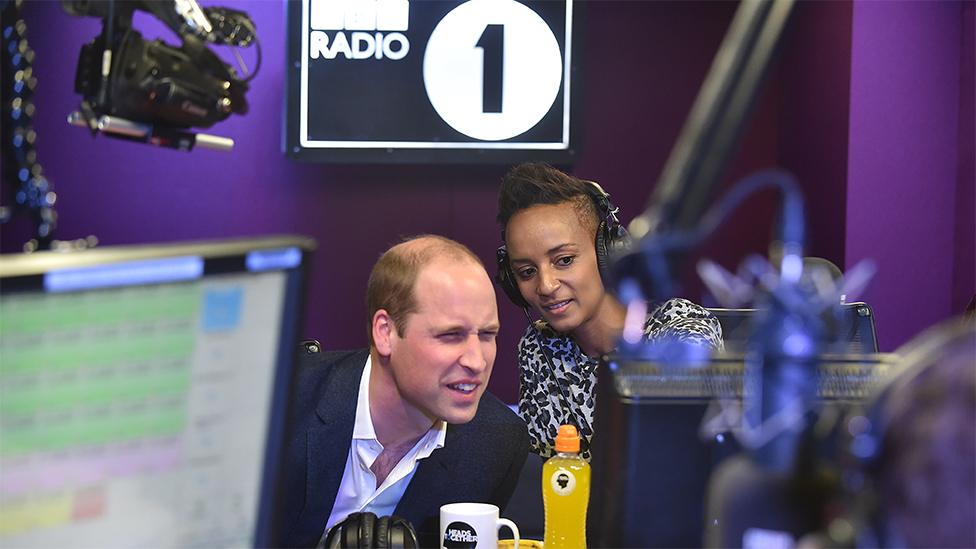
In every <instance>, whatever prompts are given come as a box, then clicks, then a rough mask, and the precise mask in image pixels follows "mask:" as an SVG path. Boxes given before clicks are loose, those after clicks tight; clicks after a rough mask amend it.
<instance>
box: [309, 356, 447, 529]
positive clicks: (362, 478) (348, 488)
mask: <svg viewBox="0 0 976 549" xmlns="http://www.w3.org/2000/svg"><path fill="white" fill-rule="evenodd" d="M371 367H372V364H371V360H370V358H368V357H367V358H366V367H365V368H363V377H362V378H361V379H360V380H359V398H358V400H357V403H356V422H355V425H354V426H353V429H352V444H351V445H350V446H349V455H348V456H347V457H346V468H345V469H344V470H343V472H342V481H341V482H340V483H339V492H338V493H337V494H336V499H335V503H334V504H333V505H332V514H330V515H329V521H328V522H327V523H326V525H325V531H326V532H327V531H328V530H329V528H331V527H332V525H333V524H335V523H337V522H339V521H341V520H342V519H344V518H346V517H347V516H348V515H349V514H350V513H355V512H357V511H362V512H367V511H368V512H371V513H375V514H376V516H378V517H382V516H384V515H390V514H392V513H393V510H394V509H396V506H397V504H398V503H399V502H400V498H401V497H403V493H404V492H405V491H406V490H407V486H408V485H409V484H410V480H411V479H412V478H413V475H414V473H415V472H416V471H417V462H418V461H420V460H421V459H424V458H426V457H428V456H430V454H431V453H432V452H433V451H434V450H436V449H437V448H441V447H443V446H444V437H445V436H446V435H447V423H446V422H444V421H437V422H436V423H434V425H432V426H431V428H430V429H429V430H428V431H427V433H425V434H424V436H422V437H420V440H418V441H417V443H416V444H414V446H413V448H411V449H410V451H409V452H407V453H406V455H404V456H403V458H401V459H400V462H399V463H397V464H396V466H395V467H394V468H393V470H392V471H390V474H389V475H388V476H387V477H386V480H384V481H383V484H382V485H380V486H379V487H377V486H376V475H374V474H373V471H371V470H370V467H371V466H372V465H373V462H374V461H376V458H377V457H378V456H379V455H380V453H381V452H382V451H383V445H382V444H380V442H379V441H378V440H376V431H375V430H374V429H373V420H372V418H371V417H370V414H369V372H370V369H371ZM337 443H338V441H337Z"/></svg>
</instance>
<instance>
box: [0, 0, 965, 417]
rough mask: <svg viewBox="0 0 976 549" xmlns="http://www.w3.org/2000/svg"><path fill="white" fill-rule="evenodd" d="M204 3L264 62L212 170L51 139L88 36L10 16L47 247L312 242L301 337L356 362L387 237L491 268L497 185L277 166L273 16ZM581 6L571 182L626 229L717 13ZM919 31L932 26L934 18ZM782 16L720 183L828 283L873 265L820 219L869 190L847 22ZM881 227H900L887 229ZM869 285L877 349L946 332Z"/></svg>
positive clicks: (692, 5)
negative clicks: (243, 239) (806, 221)
mask: <svg viewBox="0 0 976 549" xmlns="http://www.w3.org/2000/svg"><path fill="white" fill-rule="evenodd" d="M221 3H224V4H227V5H230V6H235V7H239V8H241V9H244V10H245V11H247V12H248V13H249V14H250V15H251V16H252V17H253V18H254V19H255V21H256V22H257V26H258V32H259V36H260V37H261V41H262V45H263V47H264V61H265V65H264V67H263V68H262V71H261V73H260V74H259V75H258V77H257V79H256V80H255V81H254V83H253V87H252V89H251V91H250V93H249V94H248V99H249V101H250V104H251V112H250V113H249V114H248V115H247V116H244V117H236V118H231V119H229V120H228V121H226V122H224V123H221V124H218V125H217V126H215V127H214V128H212V130H211V132H212V133H215V134H220V135H227V136H230V137H233V138H234V139H235V140H236V142H237V146H236V148H235V150H234V152H233V153H231V154H224V153H216V152H210V151H205V150H199V151H194V152H192V153H189V154H187V153H180V152H176V151H170V150H164V149H155V148H152V147H148V146H144V145H136V144H130V143H125V142H121V141H114V140H109V139H105V138H101V137H100V138H96V139H94V140H93V139H92V138H91V137H90V136H89V135H87V134H86V133H85V132H84V131H82V130H80V129H78V128H70V127H68V126H67V125H66V124H65V123H64V117H65V115H66V114H67V113H68V112H69V111H71V110H73V109H74V108H75V107H76V106H77V104H78V100H79V99H78V97H77V96H76V95H75V94H74V93H73V91H72V83H73V78H74V68H75V63H76V61H77V52H78V49H79V47H80V46H81V45H82V44H83V43H85V42H87V41H88V40H90V39H91V38H92V37H94V36H95V35H96V34H97V33H98V31H99V23H98V22H97V21H95V20H93V19H77V18H72V17H69V16H67V15H65V14H64V13H62V12H61V9H60V5H59V3H56V2H28V3H27V5H26V6H25V17H26V19H27V22H28V24H29V26H30V29H31V30H30V40H31V45H32V47H33V48H34V49H35V50H36V51H37V58H36V61H35V71H36V73H37V75H38V78H39V80H40V84H39V89H38V91H37V96H36V98H35V99H36V101H35V102H36V104H37V114H36V117H35V126H36V129H37V130H38V135H39V138H38V149H39V154H40V159H41V162H42V163H43V165H44V166H45V168H46V172H47V175H48V176H49V177H50V179H51V180H52V182H53V183H54V185H55V189H56V191H57V192H58V195H59V202H58V204H57V209H58V211H59V213H60V231H59V237H60V238H62V239H70V238H78V237H83V236H86V235H89V234H94V235H97V236H98V237H99V238H100V240H101V242H102V244H103V245H112V244H126V243H142V242H161V241H170V240H180V239H200V238H216V237H226V236H241V235H260V234H272V233H300V234H306V235H309V236H312V237H314V238H315V239H317V240H318V242H319V251H318V252H317V253H316V255H315V260H314V261H315V262H314V266H313V273H312V284H311V287H310V295H309V306H308V312H307V322H306V334H308V336H309V337H316V338H318V339H320V340H322V342H323V343H324V344H325V345H326V346H327V347H329V348H344V347H353V346H362V345H364V344H365V342H366V338H365V324H366V322H365V305H364V303H363V297H362V296H363V294H364V292H365V284H366V276H367V274H368V272H369V269H370V267H371V265H372V263H373V261H374V260H375V259H376V257H377V256H378V254H379V253H380V252H381V251H382V250H383V249H384V248H385V247H387V246H388V245H389V244H391V243H392V242H394V241H395V240H396V239H397V238H398V236H400V235H408V234H414V233H419V232H435V233H440V234H444V235H446V236H450V237H453V238H456V239H458V240H460V241H462V242H464V243H466V244H468V245H469V246H471V247H472V249H473V250H474V251H475V252H476V253H477V254H478V255H479V256H480V257H481V258H482V259H483V260H485V261H486V262H489V266H490V262H491V261H493V258H494V249H495V247H496V246H497V244H498V231H497V228H496V227H495V222H494V217H495V206H494V204H495V197H496V189H497V183H498V180H499V178H500V176H501V175H502V174H503V173H504V171H505V170H506V169H507V166H338V165H325V164H296V163H293V162H291V161H288V160H286V159H285V158H284V156H283V155H282V154H281V152H280V141H281V127H282V105H283V99H284V84H283V79H284V66H283V60H284V57H285V52H284V42H285V41H284V6H283V3H281V2H276V1H248V2H241V1H236V2H235V1H230V0H227V1H226V2H217V1H215V0H214V1H207V2H206V4H208V5H211V4H221ZM582 6H583V9H584V10H585V15H584V19H585V29H584V36H583V46H584V55H583V63H584V65H583V72H584V74H585V75H586V77H585V82H584V89H583V101H582V111H581V113H580V114H581V116H582V122H583V128H582V129H583V146H582V148H581V155H580V159H579V161H578V162H577V163H576V166H575V168H574V171H575V172H576V173H578V174H580V175H582V176H585V177H589V178H593V179H597V180H599V181H601V182H602V183H604V184H605V186H606V187H607V188H608V189H609V190H610V191H611V192H612V193H613V195H614V198H615V200H616V201H617V203H618V205H620V206H621V208H622V209H623V213H624V216H623V217H624V219H627V220H629V219H630V218H631V217H633V216H634V215H636V214H637V213H639V211H640V210H641V209H642V208H643V206H644V203H645V201H646V199H647V197H648V195H649V194H650V190H651V187H652V185H653V182H654V181H655V180H656V179H657V176H658V174H659V173H660V170H661V167H662V165H663V163H664V161H665V159H666V158H667V156H668V154H669V153H670V148H671V145H672V144H673V143H674V140H675V139H676V137H677V135H678V133H679V131H680V129H681V126H682V124H683V122H684V118H685V116H686V115H687V111H688V109H689V108H690V106H691V104H692V102H693V100H694V97H695V94H696V93H697V90H698V87H699V86H700V84H701V82H702V80H703V78H704V76H705V74H706V71H707V69H708V67H709V65H710V63H711V60H712V57H713V56H714V53H715V51H716V49H717V47H718V44H719V43H720V41H721V39H722V37H723V35H724V32H725V29H726V27H727V25H728V22H729V21H730V19H731V17H732V14H733V12H734V10H735V4H733V3H728V2H629V1H620V2H587V3H583V4H582ZM895 6H897V4H896V5H895ZM939 6H943V7H939ZM906 9H908V8H905V7H902V8H897V9H895V10H894V11H895V12H899V10H901V11H904V10H906ZM862 11H863V10H862ZM867 11H869V12H870V11H871V10H870V8H869V9H868V10H867ZM929 11H933V12H940V13H941V12H943V11H945V12H948V11H951V10H949V9H947V8H945V7H944V5H943V4H937V5H936V7H934V8H929ZM797 15H798V17H801V16H802V19H798V20H797V21H798V24H797V27H796V30H795V33H796V37H795V39H793V40H791V41H789V43H788V44H787V49H786V50H785V51H784V52H783V61H782V65H781V67H780V68H778V69H776V70H775V71H774V73H773V74H772V75H771V81H770V82H769V86H768V88H767V90H766V91H765V93H764V95H763V96H762V98H761V101H760V104H759V105H758V108H757V110H756V115H755V117H754V119H753V120H752V122H751V123H750V126H749V128H748V130H747V132H746V136H745V138H744V139H743V141H742V144H741V149H740V151H739V153H738V156H737V157H736V159H735V161H734V162H733V165H732V167H731V169H730V177H737V176H741V175H745V174H747V173H749V172H751V171H754V170H756V169H759V168H763V167H767V166H772V165H777V164H782V165H785V166H787V167H788V168H790V169H793V170H795V171H796V172H797V173H798V174H799V176H800V180H801V182H802V183H803V185H804V187H805V189H806V190H807V193H808V195H809V196H810V202H811V208H812V209H811V216H812V217H813V219H814V222H813V231H814V235H813V237H814V246H813V248H812V251H813V252H814V253H817V254H818V255H824V256H826V257H829V258H830V259H833V260H834V261H835V262H838V263H840V262H843V261H844V259H845V258H847V259H850V258H852V257H855V258H856V257H860V256H856V255H852V251H854V250H860V251H862V252H864V253H867V252H870V251H873V249H874V248H873V247H871V246H873V244H872V243H867V245H866V246H865V247H860V248H859V247H858V246H859V245H860V241H855V242H852V238H853V236H854V233H852V232H851V227H852V223H855V222H856V221H857V220H854V221H852V219H851V217H848V218H847V219H846V224H847V230H846V234H847V235H848V237H847V240H846V250H845V241H844V238H845V237H844V235H845V230H844V221H845V220H844V219H843V217H844V216H843V214H841V213H840V212H841V211H843V210H842V209H838V206H837V204H838V202H840V203H842V201H843V200H844V199H845V198H846V200H847V201H848V203H849V204H848V205H849V207H851V206H850V204H851V203H859V202H858V201H859V200H861V198H860V195H858V194H857V193H855V192H854V191H855V190H859V189H860V187H858V188H857V189H848V188H847V185H846V180H845V176H846V174H847V173H848V171H849V170H853V169H854V168H855V167H858V169H859V170H860V171H859V172H858V174H857V177H856V178H855V177H852V178H851V180H852V181H860V180H861V178H862V177H866V175H865V174H867V175H871V173H870V172H871V171H872V170H874V167H873V166H862V164H863V160H860V159H859V157H856V156H855V155H861V154H862V153H869V152H870V150H867V151H861V150H860V148H859V147H858V146H856V145H857V144H856V143H854V142H853V141H854V140H853V137H852V143H851V146H850V148H848V145H847V133H846V132H847V118H848V115H847V104H848V102H847V97H848V92H847V88H848V75H849V74H850V73H851V72H853V73H854V75H855V76H856V75H857V70H856V69H851V68H850V67H851V63H852V59H851V57H852V53H851V49H852V46H851V45H850V44H851V39H850V38H849V37H850V32H849V30H848V29H849V28H850V26H851V5H850V3H847V2H841V3H836V2H815V3H807V4H801V7H800V8H799V9H798V12H797ZM956 17H958V13H957V14H956ZM875 19H877V18H875ZM909 19H911V18H909ZM855 21H856V19H855ZM925 21H926V22H925V23H924V24H923V23H922V22H919V23H917V25H920V26H921V25H932V26H933V27H934V28H937V29H940V28H941V26H947V27H949V30H948V31H947V32H942V30H939V31H938V32H937V33H935V34H937V35H938V36H942V37H943V39H945V40H946V41H948V39H947V38H946V37H945V35H946V34H952V33H953V32H955V36H956V39H957V42H956V43H957V49H956V50H955V51H956V53H955V57H954V59H955V61H954V62H955V65H954V67H955V68H954V70H955V71H956V77H955V80H953V79H952V75H950V74H942V73H939V74H933V76H932V77H933V78H941V79H943V80H940V81H939V82H938V83H937V84H938V85H939V86H941V87H942V88H952V86H953V85H956V86H957V87H956V88H954V89H955V90H956V92H955V93H956V94H957V95H955V96H953V97H954V98H955V99H953V101H954V102H953V105H958V104H959V101H958V85H957V84H953V82H955V83H958V71H959V67H960V57H959V52H958V38H959V34H960V33H959V30H958V20H952V21H949V20H945V19H937V20H925ZM876 23H877V24H881V22H877V21H875V20H871V21H868V22H867V23H865V21H864V20H863V15H862V21H861V27H858V26H857V25H856V24H855V30H856V31H859V32H860V33H861V34H863V32H864V29H863V28H862V27H863V26H864V25H865V24H867V26H868V29H867V30H871V26H872V25H874V24H876ZM140 26H141V25H140ZM953 29H954V30H953ZM970 29H971V27H970ZM881 30H882V29H877V30H875V31H874V32H881ZM970 36H971V30H970ZM800 37H802V39H801V38H800ZM854 38H855V44H860V43H861V42H857V39H858V38H859V34H858V32H855V34H854ZM860 38H861V39H862V41H863V36H861V37H860ZM886 47H887V46H886ZM863 48H864V46H863V44H862V45H861V50H855V52H858V51H860V55H864V53H865V52H864V51H863ZM244 53H245V55H248V54H249V53H250V52H247V51H245V52H244ZM886 59H887V58H886ZM862 62H863V60H862ZM889 62H890V61H889ZM869 68H870V67H869ZM922 68H924V69H925V70H932V69H933V67H922ZM849 69H850V70H849ZM946 71H949V68H948V66H947V68H946ZM855 84H857V85H859V86H861V87H863V86H864V83H863V82H860V81H856V80H855V78H853V77H852V78H851V81H850V85H851V86H854V85H855ZM970 89H971V85H970ZM912 97H913V96H908V97H906V98H904V100H903V101H905V102H906V104H907V105H908V106H910V105H912V104H914V103H912V102H913V101H915V100H924V101H929V100H930V97H928V96H925V97H919V98H914V99H913V98H912ZM824 98H825V99H826V100H827V101H826V102H823V99H824ZM856 99H857V98H856V97H852V98H851V101H850V111H851V114H850V118H851V120H852V124H851V128H852V131H853V130H854V128H856V126H854V124H853V120H854V119H855V118H856V117H857V116H864V115H863V114H859V113H857V112H855V107H857V106H858V105H859V103H858V102H857V101H856ZM899 101H902V99H899ZM868 107H870V105H868ZM926 108H927V107H926ZM953 108H954V109H958V107H953ZM970 112H971V111H970ZM858 143H860V141H858ZM906 146H907V145H906ZM951 146H952V147H955V142H951ZM924 150H926V151H927V150H928V148H926V149H924ZM953 150H955V149H954V148H953ZM938 152H939V154H942V151H941V150H940V151H938ZM848 153H850V158H849V159H848ZM848 164H850V166H851V168H850V169H849V168H848V167H847V166H848ZM862 172H863V173H862ZM851 173H852V175H853V172H851ZM952 174H955V172H954V171H953V172H952ZM952 177H955V176H954V175H952ZM869 179H870V180H871V181H874V179H873V178H869ZM900 181H901V180H900V179H899V185H901V184H902V183H900ZM904 184H905V185H909V182H905V183H904ZM889 194H891V193H889ZM773 204H774V201H773V200H772V197H761V198H759V199H758V200H756V201H755V203H753V204H751V205H750V208H748V209H746V210H745V211H743V212H741V213H740V214H739V215H737V216H736V217H735V218H734V220H733V224H732V225H730V226H729V227H728V228H727V229H726V230H725V231H723V232H722V234H721V235H720V236H719V237H718V238H717V239H716V241H715V242H713V243H711V245H710V246H709V247H708V251H709V254H710V255H712V256H713V257H716V258H717V259H718V260H719V261H720V262H721V263H723V264H724V265H726V266H727V267H734V266H735V265H736V264H737V262H738V261H739V260H740V259H741V258H742V257H743V255H744V254H745V253H746V252H748V251H762V250H764V249H765V246H766V240H767V238H768V236H769V234H770V223H771V222H770V215H771V213H772V211H773ZM852 211H854V210H853V209H852ZM872 211H878V210H877V209H876V208H872ZM893 215H899V216H904V215H906V214H905V213H903V212H901V211H900V210H896V211H894V212H893ZM893 215H892V216H887V215H886V216H883V217H885V218H889V219H891V218H893ZM24 221H26V220H25V219H20V220H18V223H17V225H16V226H8V227H4V230H3V234H2V235H0V245H2V249H3V251H5V252H10V251H15V250H16V249H18V248H19V246H20V245H21V243H22V242H23V240H24V239H25V236H26V235H27V234H28V233H27V228H26V227H25V224H24V223H23V222H24ZM854 226H858V225H856V224H855V225H854ZM949 227H950V228H951V227H952V225H949ZM943 232H944V231H943ZM858 234H859V233H858ZM947 234H949V233H947ZM881 236H882V237H883V238H885V239H887V238H888V237H887V236H885V235H884V234H882V235H881ZM855 240H856V239H855ZM894 245H895V243H894V242H893V241H891V246H892V247H893V246H894ZM939 250H940V251H939V252H938V253H939V254H944V255H940V256H939V257H932V258H930V260H929V262H930V263H932V264H939V265H941V264H944V263H945V262H946V261H947V257H946V256H951V254H952V250H951V248H950V249H948V250H943V249H942V248H939ZM932 253H935V251H934V250H933V252H932ZM895 259H896V258H892V261H894V260H895ZM883 268H885V269H888V270H890V271H892V274H890V275H889V276H892V277H895V280H894V281H893V282H892V284H894V286H893V288H894V290H895V291H890V292H889V291H885V292H883V293H879V294H876V295H871V296H869V299H870V300H871V302H872V304H874V305H875V307H876V308H877V309H878V311H879V317H881V318H880V321H879V325H880V330H881V335H882V337H883V338H884V339H883V341H885V342H889V346H890V345H892V344H895V343H898V342H900V341H901V340H902V339H903V338H904V337H905V336H907V335H909V334H910V333H914V332H915V331H917V330H918V329H919V328H921V327H923V326H925V325H927V324H928V323H931V322H932V321H934V320H935V319H936V317H940V316H946V315H947V314H949V310H948V305H949V304H948V298H947V297H944V298H942V299H941V300H940V301H939V304H940V306H941V307H942V310H941V311H940V310H936V309H935V308H934V306H933V310H932V311H931V315H929V316H928V317H925V318H924V319H922V318H919V319H913V318H910V317H904V316H900V315H899V314H897V313H898V312H899V311H901V310H902V308H904V307H906V306H907V305H906V301H905V297H906V296H907V295H910V294H911V293H912V292H911V291H909V288H916V287H921V286H912V285H908V284H907V282H908V281H907V280H906V284H903V285H901V286H898V284H901V282H900V281H899V280H898V279H897V277H898V276H899V275H898V272H899V267H898V264H893V263H889V264H887V267H886V266H885V265H883ZM943 270H944V269H943ZM947 272H948V271H947ZM946 276H948V275H945V274H944V278H945V277H946ZM887 281H888V279H881V280H880V281H879V282H880V283H882V284H886V283H887ZM685 282H686V288H688V293H686V295H689V296H690V297H693V298H699V297H700V294H699V292H698V290H697V288H698V287H699V285H696V284H695V283H694V281H692V280H691V279H688V280H686V281H685ZM950 283H951V278H946V282H945V284H946V287H948V285H949V284H950ZM882 287H883V288H887V286H882ZM899 288H900V289H901V290H902V291H897V290H898V289H899ZM970 291H971V290H970ZM882 300H883V301H884V303H881V301H882ZM913 306H914V305H913ZM499 309H500V313H501V319H502V324H503V328H502V334H501V336H500V338H499V353H498V361H497V363H496V367H495V375H494V376H493V377H492V383H491V389H492V390H493V391H494V392H495V393H496V394H498V395H499V396H501V397H502V398H503V399H506V400H509V401H514V399H515V397H516V394H517V384H518V381H517V375H516V371H515V366H514V359H515V352H514V349H515V342H516V340H517V338H518V336H519V334H520V333H521V331H522V329H523V326H524V324H525V320H524V317H523V316H522V315H521V312H520V311H518V310H517V309H516V308H515V307H514V306H513V305H511V304H509V303H507V302H505V301H504V297H503V296H502V297H501V299H500V301H499ZM923 322H924V323H923Z"/></svg>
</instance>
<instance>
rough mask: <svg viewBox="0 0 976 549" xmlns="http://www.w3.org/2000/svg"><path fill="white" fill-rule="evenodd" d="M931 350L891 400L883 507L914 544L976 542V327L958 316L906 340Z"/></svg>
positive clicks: (883, 461) (909, 543)
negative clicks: (975, 353)
mask: <svg viewBox="0 0 976 549" xmlns="http://www.w3.org/2000/svg"><path fill="white" fill-rule="evenodd" d="M912 345H916V346H917V347H916V348H919V349H926V348H925V347H923V345H927V346H928V348H927V349H926V352H924V353H911V354H912V355H920V357H915V356H913V358H911V359H910V360H911V361H915V363H914V364H913V365H912V370H915V369H916V368H917V369H918V370H917V371H918V373H917V374H915V375H912V376H909V379H908V380H907V381H906V382H903V383H898V384H896V386H895V387H893V388H892V394H891V395H889V396H888V397H887V398H886V399H885V403H886V406H885V410H884V412H883V413H884V414H885V415H886V416H887V418H886V419H887V421H886V422H885V423H886V425H887V428H886V429H885V433H884V442H883V450H882V454H881V459H880V464H879V466H878V473H877V474H878V477H879V479H878V482H879V485H880V490H881V494H880V495H879V500H880V501H881V502H882V507H883V508H884V509H883V513H884V515H885V516H886V518H887V520H888V521H890V522H891V524H892V525H893V527H894V529H895V530H896V531H897V532H898V533H899V534H900V535H901V537H902V538H903V539H902V541H903V542H904V543H906V544H907V546H908V547H973V546H974V544H976V495H974V488H976V427H974V424H976V365H974V364H973V350H974V349H976V327H974V325H973V322H972V321H965V320H963V321H951V322H948V323H943V324H942V325H940V326H939V327H937V328H933V329H931V330H928V331H926V332H925V333H924V334H922V335H921V336H919V337H918V338H916V339H914V340H913V341H912V342H911V343H909V344H908V345H907V346H906V347H909V346H912Z"/></svg>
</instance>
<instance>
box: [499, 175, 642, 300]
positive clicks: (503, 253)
mask: <svg viewBox="0 0 976 549" xmlns="http://www.w3.org/2000/svg"><path fill="white" fill-rule="evenodd" d="M583 183H584V184H585V185H584V186H585V187H586V194H587V196H589V197H590V199H591V200H593V204H594V205H595V206H596V212H597V217H598V218H599V219H600V226H599V227H597V229H596V262H597V265H598V266H599V268H600V276H602V277H603V279H604V280H609V272H610V255H611V254H613V253H614V252H617V251H619V250H621V249H622V248H624V247H626V245H627V244H628V242H629V240H630V234H629V233H627V229H625V228H624V226H623V225H621V224H620V220H619V219H617V212H619V211H620V208H618V207H617V206H614V204H613V202H610V193H608V192H607V191H605V190H603V187H601V186H600V184H599V183H597V182H596V181H586V180H583ZM502 237H503V239H504V230H503V232H502ZM495 260H496V262H497V264H498V274H497V276H496V280H498V285H499V286H501V287H502V290H503V291H504V292H505V295H507V296H508V298H509V299H511V300H512V303H515V304H516V305H518V306H519V307H521V308H523V309H528V308H530V306H529V303H528V302H527V301H525V298H523V297H522V292H520V291H519V287H518V280H517V277H516V276H515V272H514V271H512V265H511V263H510V262H509V260H508V248H507V247H506V246H505V245H504V244H502V245H501V246H499V247H498V249H497V250H496V251H495Z"/></svg>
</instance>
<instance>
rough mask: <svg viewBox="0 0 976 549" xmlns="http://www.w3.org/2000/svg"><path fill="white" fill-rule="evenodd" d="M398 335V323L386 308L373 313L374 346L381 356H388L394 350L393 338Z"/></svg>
mask: <svg viewBox="0 0 976 549" xmlns="http://www.w3.org/2000/svg"><path fill="white" fill-rule="evenodd" d="M395 335H397V332H396V325H395V324H394V323H393V318H392V317H390V313H388V312H386V309H379V310H377V311H376V313H374V314H373V346H374V347H375V348H376V352H377V353H379V355H380V356H384V357H388V356H390V354H392V352H393V339H394V336H395Z"/></svg>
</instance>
